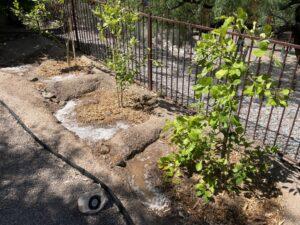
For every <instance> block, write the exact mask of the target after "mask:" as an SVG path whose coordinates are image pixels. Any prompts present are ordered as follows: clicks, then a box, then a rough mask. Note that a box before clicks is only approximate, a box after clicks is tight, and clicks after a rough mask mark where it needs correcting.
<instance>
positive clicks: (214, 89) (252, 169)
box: [159, 9, 290, 201]
mask: <svg viewBox="0 0 300 225" xmlns="http://www.w3.org/2000/svg"><path fill="white" fill-rule="evenodd" d="M223 19H224V23H223V25H222V26H221V27H220V28H217V29H214V30H213V31H212V32H210V33H206V34H203V35H202V39H201V41H199V42H198V43H197V46H196V56H195V59H194V60H195V62H196V63H197V64H198V65H199V67H200V68H202V71H201V73H200V74H198V75H197V83H196V84H195V85H194V87H193V89H194V91H195V95H196V99H197V103H196V105H197V109H198V112H197V114H196V115H194V116H179V117H177V118H176V119H175V121H173V122H170V123H169V124H168V126H167V129H170V130H171V131H172V135H171V142H172V143H173V144H174V145H176V146H177V148H178V152H175V153H172V154H170V155H168V156H166V157H163V158H161V159H160V160H159V167H160V168H161V169H162V170H163V171H164V172H165V177H166V178H168V180H172V181H176V182H177V181H180V177H181V176H183V175H188V176H195V177H196V178H197V180H198V183H197V184H196V185H195V188H196V193H197V195H198V196H200V197H203V198H204V199H205V200H206V201H209V200H211V199H212V198H213V196H215V195H217V194H218V193H219V192H221V191H224V190H225V191H229V192H237V191H238V190H239V189H240V188H241V187H242V185H243V184H249V183H251V182H252V179H251V178H252V177H253V176H256V175H258V174H261V173H264V172H266V171H267V170H268V155H269V154H272V153H274V152H276V150H277V148H276V147H275V146H272V147H268V146H267V147H262V146H256V147H255V146H254V145H253V143H252V142H250V141H248V140H247V138H246V137H245V132H244V128H243V125H242V124H241V121H240V118H239V117H238V113H237V111H238V103H239V101H238V100H239V94H238V89H239V86H240V84H241V82H242V81H243V80H245V91H244V95H245V96H253V97H258V98H260V99H261V100H262V99H263V98H264V99H266V102H267V105H270V106H275V107H276V106H286V105H287V103H286V101H287V98H288V95H289V94H290V91H289V90H288V89H278V88H277V85H276V84H275V83H274V82H273V81H272V80H271V78H270V76H268V75H267V74H259V75H257V76H255V75H252V74H250V72H249V70H248V66H247V64H246V63H245V62H244V57H243V56H242V54H240V52H239V50H238V46H237V44H236V43H235V42H234V40H233V38H232V35H228V34H227V33H228V32H229V31H233V30H234V31H237V32H241V31H242V30H243V31H245V32H248V33H250V34H254V33H256V32H257V30H256V28H255V23H254V26H253V29H251V30H248V28H247V27H246V26H245V21H246V19H247V15H246V13H245V12H244V11H243V10H241V9H239V10H238V13H237V15H235V16H231V17H223ZM269 35H270V29H269V27H265V33H261V34H260V37H261V40H259V41H256V42H255V46H257V48H256V49H255V50H254V51H253V54H254V55H255V56H256V57H258V58H260V57H262V56H268V55H269V54H268V46H269V40H268V38H267V37H268V36H269ZM245 47H246V46H245ZM208 93H209V94H210V96H211V100H210V104H211V108H210V110H209V111H208V112H206V111H205V108H206V107H205V105H204V104H203V102H202V101H201V99H202V96H203V95H208ZM233 156H236V159H234V157H233Z"/></svg>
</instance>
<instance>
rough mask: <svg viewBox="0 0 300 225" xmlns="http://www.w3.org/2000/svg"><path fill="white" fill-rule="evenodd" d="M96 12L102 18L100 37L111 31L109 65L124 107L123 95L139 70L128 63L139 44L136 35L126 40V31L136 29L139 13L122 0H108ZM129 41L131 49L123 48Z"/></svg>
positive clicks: (99, 26) (99, 28)
mask: <svg viewBox="0 0 300 225" xmlns="http://www.w3.org/2000/svg"><path fill="white" fill-rule="evenodd" d="M94 14H95V15H96V16H97V17H98V18H99V19H100V21H101V22H100V23H99V24H98V30H99V34H100V38H103V37H104V36H106V35H107V33H108V32H109V33H110V34H111V38H112V42H113V44H112V49H111V55H112V56H111V58H109V59H108V62H107V65H108V67H109V68H110V69H111V70H112V71H114V73H115V80H116V86H117V96H118V102H119V106H120V107H123V106H124V103H123V95H124V91H125V89H126V88H127V87H128V86H129V85H130V84H132V83H133V81H134V76H135V74H136V73H137V71H135V70H133V69H130V68H129V67H128V63H129V61H131V60H135V59H134V54H133V49H134V46H135V45H136V44H137V40H136V38H135V37H131V38H130V39H129V40H126V38H127V35H125V34H126V33H129V34H130V33H132V32H133V31H134V30H135V25H136V22H137V21H138V14H137V12H136V11H135V10H134V7H130V5H125V4H121V1H120V0H108V1H107V2H106V3H105V4H101V5H99V6H98V7H97V8H96V9H95V10H94ZM124 41H128V43H129V46H128V47H129V48H128V49H129V51H126V50H124V49H123V48H122V42H124Z"/></svg>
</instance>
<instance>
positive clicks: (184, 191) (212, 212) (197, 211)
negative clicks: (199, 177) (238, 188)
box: [166, 180, 283, 225]
mask: <svg viewBox="0 0 300 225" xmlns="http://www.w3.org/2000/svg"><path fill="white" fill-rule="evenodd" d="M166 189H167V190H169V191H168V195H170V196H171V198H172V199H173V201H172V202H173V204H174V207H176V208H179V209H180V211H181V212H182V213H183V215H184V224H185V225H192V224H199V225H201V224H210V225H279V224H281V222H282V221H283V215H282V208H281V206H280V203H279V200H278V199H276V198H265V197H259V196H255V195H252V196H251V197H249V196H247V195H245V193H241V194H240V195H229V194H226V193H221V194H219V195H218V196H217V197H215V201H214V202H211V203H208V204H205V203H204V202H202V200H201V199H199V198H198V197H196V196H195V192H194V187H193V184H191V182H190V181H188V180H185V181H183V182H182V183H181V184H180V185H178V186H175V187H173V188H172V190H170V187H166ZM245 196H247V197H245Z"/></svg>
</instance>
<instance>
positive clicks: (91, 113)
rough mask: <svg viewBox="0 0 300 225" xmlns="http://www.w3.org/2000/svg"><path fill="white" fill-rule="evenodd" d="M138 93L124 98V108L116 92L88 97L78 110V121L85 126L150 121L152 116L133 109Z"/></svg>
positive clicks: (99, 92) (93, 94) (128, 94)
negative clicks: (119, 104)
mask: <svg viewBox="0 0 300 225" xmlns="http://www.w3.org/2000/svg"><path fill="white" fill-rule="evenodd" d="M138 97H139V96H138V95H137V94H136V93H132V92H131V93H127V94H126V95H125V96H124V103H125V104H124V107H123V108H121V107H119V106H118V99H117V94H116V92H115V91H114V90H100V91H96V92H93V93H90V94H88V95H86V96H85V97H84V98H83V104H81V105H79V106H78V107H77V108H76V115H77V121H78V122H80V123H85V124H95V123H96V124H103V125H108V124H112V123H115V122H117V121H126V122H128V123H131V124H139V123H142V122H145V121H146V120H148V119H149V117H150V114H149V113H148V112H144V111H142V110H135V109H134V108H133V106H134V103H135V99H136V98H138Z"/></svg>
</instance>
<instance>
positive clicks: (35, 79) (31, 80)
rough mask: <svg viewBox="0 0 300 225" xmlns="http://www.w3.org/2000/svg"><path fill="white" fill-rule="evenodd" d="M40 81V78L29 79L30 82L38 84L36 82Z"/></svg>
mask: <svg viewBox="0 0 300 225" xmlns="http://www.w3.org/2000/svg"><path fill="white" fill-rule="evenodd" d="M38 80H39V78H37V77H30V78H29V79H28V81H30V82H36V81H38Z"/></svg>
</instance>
